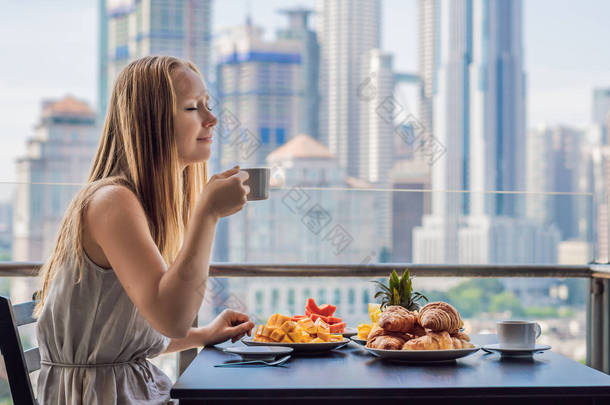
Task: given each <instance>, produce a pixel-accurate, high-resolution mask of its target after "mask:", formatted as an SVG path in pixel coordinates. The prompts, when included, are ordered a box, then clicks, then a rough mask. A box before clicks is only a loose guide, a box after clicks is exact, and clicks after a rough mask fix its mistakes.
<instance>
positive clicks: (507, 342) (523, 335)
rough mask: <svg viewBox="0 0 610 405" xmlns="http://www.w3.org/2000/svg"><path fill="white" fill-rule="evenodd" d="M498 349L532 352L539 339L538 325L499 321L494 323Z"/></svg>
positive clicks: (524, 322) (534, 323)
mask: <svg viewBox="0 0 610 405" xmlns="http://www.w3.org/2000/svg"><path fill="white" fill-rule="evenodd" d="M496 330H497V332H498V347H499V348H502V349H515V350H533V349H535V348H536V339H538V337H540V333H541V331H542V330H541V329H540V325H539V324H537V323H536V322H531V321H500V322H497V323H496Z"/></svg>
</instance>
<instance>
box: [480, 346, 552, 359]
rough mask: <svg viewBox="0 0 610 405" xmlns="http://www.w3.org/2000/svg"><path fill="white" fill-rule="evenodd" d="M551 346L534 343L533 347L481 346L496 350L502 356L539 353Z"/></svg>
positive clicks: (484, 348) (488, 349)
mask: <svg viewBox="0 0 610 405" xmlns="http://www.w3.org/2000/svg"><path fill="white" fill-rule="evenodd" d="M550 348H551V346H549V345H538V344H537V345H536V346H535V347H534V348H533V349H513V348H506V347H501V346H500V345H499V344H494V345H485V346H483V347H482V349H483V350H486V351H492V352H498V353H500V354H501V355H502V356H531V355H533V354H534V353H540V352H543V351H545V350H549V349H550Z"/></svg>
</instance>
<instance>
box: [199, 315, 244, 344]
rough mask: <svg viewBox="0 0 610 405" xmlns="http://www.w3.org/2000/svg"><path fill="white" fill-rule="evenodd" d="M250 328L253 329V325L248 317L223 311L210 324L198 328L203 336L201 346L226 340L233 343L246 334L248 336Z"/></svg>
mask: <svg viewBox="0 0 610 405" xmlns="http://www.w3.org/2000/svg"><path fill="white" fill-rule="evenodd" d="M252 328H254V323H253V322H252V321H250V318H249V317H248V315H246V314H244V313H242V312H238V311H234V310H232V309H225V310H224V311H222V312H221V313H220V315H218V316H217V317H216V318H215V319H214V320H213V321H212V322H210V323H209V324H207V325H206V326H204V327H202V328H200V330H201V332H202V334H203V335H204V336H203V339H202V340H203V342H202V344H203V345H204V346H211V345H215V344H217V343H222V342H224V341H226V340H228V339H231V342H233V343H234V342H236V341H238V340H239V339H241V338H242V337H243V336H244V335H246V334H247V335H248V336H250V335H251V333H252Z"/></svg>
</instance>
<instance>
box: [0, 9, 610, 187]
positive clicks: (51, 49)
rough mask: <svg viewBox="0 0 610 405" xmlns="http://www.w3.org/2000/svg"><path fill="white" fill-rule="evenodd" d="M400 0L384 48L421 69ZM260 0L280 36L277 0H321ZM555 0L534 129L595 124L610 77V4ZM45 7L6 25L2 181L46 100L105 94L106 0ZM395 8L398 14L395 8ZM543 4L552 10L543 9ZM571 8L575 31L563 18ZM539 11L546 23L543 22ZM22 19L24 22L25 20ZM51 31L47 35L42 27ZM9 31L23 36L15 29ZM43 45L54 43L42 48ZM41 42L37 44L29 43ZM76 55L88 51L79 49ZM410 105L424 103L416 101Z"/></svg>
mask: <svg viewBox="0 0 610 405" xmlns="http://www.w3.org/2000/svg"><path fill="white" fill-rule="evenodd" d="M234 2H235V4H236V5H238V6H239V5H240V3H244V7H243V12H241V13H239V12H238V13H236V12H235V10H234V9H230V8H228V7H216V8H215V9H214V15H213V16H212V21H213V30H214V33H216V32H218V30H219V29H220V27H222V26H231V25H235V24H240V23H243V21H244V19H245V15H246V13H247V11H248V10H247V7H245V2H240V1H237V0H235V1H234ZM398 3H399V2H397V1H393V0H384V1H383V2H382V41H381V43H382V49H383V50H384V51H385V52H391V53H393V54H394V64H395V69H396V70H397V71H411V72H413V71H415V70H416V69H417V46H416V41H417V26H416V22H417V3H416V1H411V2H405V3H404V4H403V2H400V4H398ZM256 4H257V7H251V8H250V10H251V14H252V16H253V21H254V23H255V24H260V23H261V22H263V21H264V22H265V28H266V35H268V36H273V35H274V34H275V31H276V30H277V29H278V28H280V27H281V26H282V25H283V24H285V23H284V22H283V21H285V17H284V16H282V15H280V14H278V13H276V10H277V9H279V8H283V7H288V6H294V5H304V6H307V7H311V8H313V7H314V5H315V4H314V1H283V2H278V1H269V0H258V1H257V2H256ZM549 5H550V3H549V2H544V1H539V2H530V1H525V2H524V48H525V49H524V51H525V61H524V70H525V71H526V72H527V79H526V80H527V84H528V86H527V88H528V92H527V93H528V97H527V117H528V120H527V121H528V128H532V127H534V126H537V125H539V124H540V123H543V122H545V121H546V122H548V123H549V124H564V125H571V126H582V125H586V124H588V123H589V122H590V121H591V103H592V99H593V87H604V86H607V85H608V84H610V83H609V82H608V79H606V78H605V77H604V76H603V73H604V72H605V71H608V70H609V69H610V56H609V55H607V53H603V52H599V49H602V48H601V47H602V45H603V44H602V42H601V41H602V40H603V38H604V37H607V36H608V34H610V28H608V27H603V26H602V19H601V16H602V15H604V13H603V12H602V11H601V10H600V9H603V8H608V9H609V10H610V4H608V3H603V2H593V1H591V2H584V3H579V5H578V7H579V13H576V15H572V14H574V13H573V10H572V8H573V7H571V5H573V3H569V2H567V1H563V2H553V8H549ZM35 6H36V5H35ZM38 6H39V7H38V8H36V10H38V11H39V13H31V12H29V11H26V10H25V7H22V6H21V5H20V4H18V3H17V2H9V4H8V5H5V6H4V7H5V11H6V13H5V15H6V22H7V24H5V25H3V27H4V28H0V30H1V31H0V34H4V35H0V37H3V39H1V40H0V43H2V44H3V49H7V54H6V56H7V58H8V59H9V60H20V61H22V62H23V66H22V67H21V68H20V69H14V68H13V67H12V66H13V64H7V65H5V66H4V67H2V68H0V69H4V70H0V77H1V78H2V79H0V89H1V91H0V109H1V110H2V111H3V113H2V114H3V120H2V122H3V127H2V128H0V129H2V131H1V133H0V145H1V146H2V147H1V148H0V150H1V152H0V155H1V156H0V157H1V158H2V163H0V169H2V173H3V175H2V178H0V181H5V182H7V181H14V180H15V169H14V159H15V158H16V156H18V155H19V154H22V153H23V151H24V140H25V139H26V138H27V137H28V136H31V134H32V132H33V129H32V127H33V125H34V124H35V122H36V117H37V115H38V114H39V108H38V105H39V103H40V101H41V99H43V98H59V97H63V96H65V95H66V94H72V95H74V96H75V97H77V98H79V99H84V100H87V101H88V102H90V104H92V105H93V106H95V103H93V102H92V101H93V100H97V73H96V65H97V47H96V40H97V31H96V30H97V19H96V13H97V1H92V2H91V3H90V4H89V3H78V2H73V1H68V0H63V1H59V2H55V3H54V5H53V7H49V6H48V5H45V4H43V3H40V4H39V5H38ZM569 6H570V7H569ZM545 7H546V9H545ZM390 8H391V9H392V10H393V12H392V13H389V12H388V9H390ZM542 10H545V11H547V12H546V13H540V11H542ZM407 14H408V15H407ZM553 15H555V18H553ZM26 16H27V18H26ZM568 16H570V18H571V19H570V22H572V23H573V26H574V27H575V28H574V30H565V27H564V26H561V23H562V22H565V21H566V19H567V18H568ZM595 17H597V18H595ZM314 18H315V17H314ZM534 18H535V19H536V20H535V21H539V22H538V23H536V22H533V21H532V19H534ZM401 21H402V22H406V23H401ZM13 22H19V26H18V27H17V26H15V25H13ZM51 22H54V23H57V25H61V26H62V27H65V29H64V30H61V31H60V32H57V30H53V29H51V25H54V24H53V23H51ZM585 24H586V26H585ZM407 27H410V28H407ZM578 27H580V29H578ZM560 28H561V30H560ZM5 30H6V32H5ZM42 31H44V33H45V35H44V38H42V37H41V35H40V33H41V32H42ZM565 31H567V33H566V32H565ZM9 32H18V33H19V34H20V35H18V38H15V35H9ZM405 34H407V35H405ZM67 39H68V41H66V40H67ZM553 39H554V40H555V41H556V44H557V45H556V46H548V43H546V42H545V41H548V40H553ZM397 43H398V44H399V45H396V44H397ZM42 44H44V45H45V46H42V47H41V46H40V45H42ZM37 45H38V46H37ZM592 47H593V48H592ZM398 48H399V49H398ZM31 49H36V52H31V51H30V52H28V50H31ZM564 49H568V50H569V55H570V58H566V57H565V54H566V52H565V50H564ZM595 49H598V50H597V51H595ZM70 55H80V56H75V57H73V58H71V57H69V56H70ZM41 59H42V60H45V67H47V69H42V70H41V69H39V68H38V66H39V64H37V63H36V61H40V60H41ZM407 97H408V96H407ZM411 99H412V97H411V98H410V99H409V100H411ZM408 107H409V108H410V109H412V110H414V111H415V110H416V108H415V107H416V105H415V103H411V104H408Z"/></svg>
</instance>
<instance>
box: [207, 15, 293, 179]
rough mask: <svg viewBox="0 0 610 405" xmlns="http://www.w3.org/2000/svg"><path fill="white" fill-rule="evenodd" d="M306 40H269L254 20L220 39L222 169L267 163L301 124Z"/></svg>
mask: <svg viewBox="0 0 610 405" xmlns="http://www.w3.org/2000/svg"><path fill="white" fill-rule="evenodd" d="M302 50H303V49H302V43H301V41H298V40H292V39H282V40H276V41H266V40H264V39H263V29H262V28H260V27H257V26H254V25H253V24H252V22H251V21H250V19H249V18H248V20H247V22H246V24H245V25H242V26H238V27H234V28H232V29H230V30H228V31H227V32H226V33H224V34H223V35H221V36H220V37H219V38H218V41H217V50H216V55H217V57H218V64H217V67H216V77H217V92H218V98H219V100H220V103H221V105H220V107H219V109H218V110H219V112H218V114H219V119H220V125H219V128H218V133H219V137H218V139H217V140H216V141H215V142H217V144H216V145H217V150H218V153H219V156H220V157H221V162H220V165H221V167H222V168H226V167H229V166H232V165H233V164H235V163H237V162H239V163H240V164H262V163H264V159H265V157H266V156H267V155H268V154H269V153H270V152H271V151H272V150H273V149H275V148H277V147H279V146H281V145H283V144H284V143H285V142H286V141H288V140H289V139H291V138H292V137H294V136H295V135H296V134H297V131H298V128H299V125H300V122H301V112H302V110H301V106H302V104H303V93H302Z"/></svg>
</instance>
